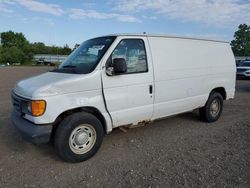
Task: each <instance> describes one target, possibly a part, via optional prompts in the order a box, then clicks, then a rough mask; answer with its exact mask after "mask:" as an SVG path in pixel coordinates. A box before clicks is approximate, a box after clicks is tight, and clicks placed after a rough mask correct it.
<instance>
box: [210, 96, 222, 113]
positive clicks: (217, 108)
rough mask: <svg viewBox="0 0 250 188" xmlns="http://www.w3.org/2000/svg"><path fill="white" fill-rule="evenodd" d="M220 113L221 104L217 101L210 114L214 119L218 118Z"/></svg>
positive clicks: (213, 103)
mask: <svg viewBox="0 0 250 188" xmlns="http://www.w3.org/2000/svg"><path fill="white" fill-rule="evenodd" d="M219 112H220V103H219V101H218V100H217V99H215V100H214V101H213V102H212V104H211V106H210V113H211V115H212V116H213V117H216V116H217V115H218V114H219Z"/></svg>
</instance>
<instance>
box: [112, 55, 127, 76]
mask: <svg viewBox="0 0 250 188" xmlns="http://www.w3.org/2000/svg"><path fill="white" fill-rule="evenodd" d="M113 68H114V73H115V74H122V73H126V72H127V64H126V61H125V59H124V58H116V59H114V60H113Z"/></svg>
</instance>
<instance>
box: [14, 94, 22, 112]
mask: <svg viewBox="0 0 250 188" xmlns="http://www.w3.org/2000/svg"><path fill="white" fill-rule="evenodd" d="M11 98H12V105H13V107H14V110H15V111H16V112H18V113H22V109H21V98H20V97H18V96H17V95H16V94H14V93H13V92H12V95H11Z"/></svg>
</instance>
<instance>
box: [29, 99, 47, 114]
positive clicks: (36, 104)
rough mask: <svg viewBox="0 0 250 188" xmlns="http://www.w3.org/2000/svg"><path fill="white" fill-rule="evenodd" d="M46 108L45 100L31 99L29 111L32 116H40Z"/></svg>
mask: <svg viewBox="0 0 250 188" xmlns="http://www.w3.org/2000/svg"><path fill="white" fill-rule="evenodd" d="M45 109H46V102H45V101H44V100H36V101H31V113H32V115H33V116H41V115H43V114H44V112H45Z"/></svg>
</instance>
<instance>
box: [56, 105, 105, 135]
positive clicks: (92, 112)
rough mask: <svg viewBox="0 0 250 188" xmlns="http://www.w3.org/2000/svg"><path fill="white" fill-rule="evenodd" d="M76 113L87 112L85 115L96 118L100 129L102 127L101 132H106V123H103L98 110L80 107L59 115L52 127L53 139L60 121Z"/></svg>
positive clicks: (103, 119)
mask: <svg viewBox="0 0 250 188" xmlns="http://www.w3.org/2000/svg"><path fill="white" fill-rule="evenodd" d="M76 112H87V113H90V114H93V115H94V116H95V117H97V118H98V119H99V120H100V121H101V123H102V127H103V131H104V132H106V121H105V118H104V117H103V115H102V114H101V112H100V111H99V110H98V109H96V108H94V107H80V108H75V109H71V110H68V111H65V112H63V113H61V114H60V115H59V116H58V117H57V118H56V121H55V123H54V126H53V130H52V138H53V137H54V134H55V130H56V128H57V127H58V126H59V124H60V123H61V121H62V120H63V119H64V118H65V117H67V116H69V115H71V114H74V113H76Z"/></svg>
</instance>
